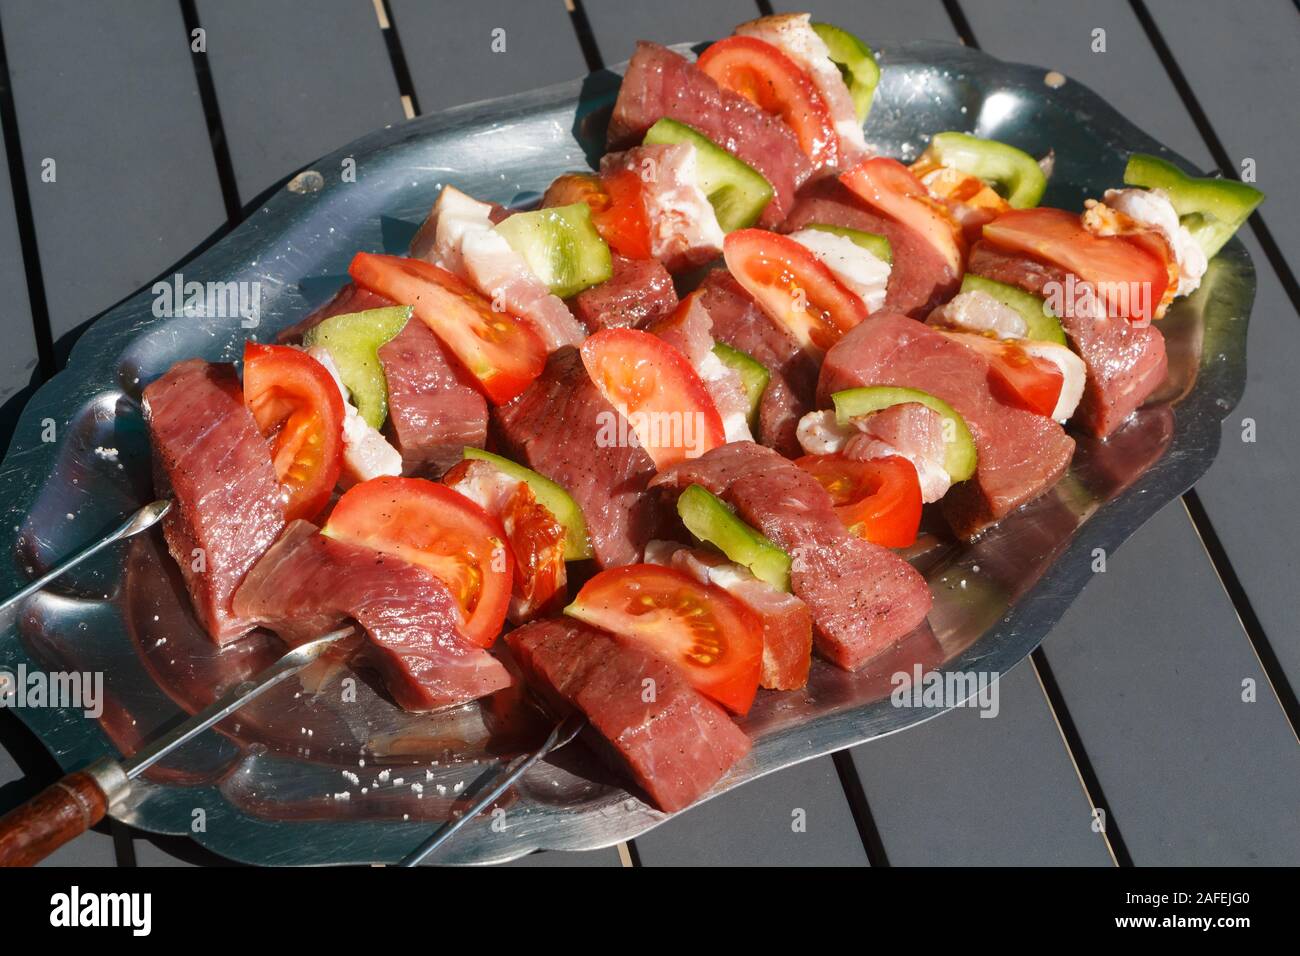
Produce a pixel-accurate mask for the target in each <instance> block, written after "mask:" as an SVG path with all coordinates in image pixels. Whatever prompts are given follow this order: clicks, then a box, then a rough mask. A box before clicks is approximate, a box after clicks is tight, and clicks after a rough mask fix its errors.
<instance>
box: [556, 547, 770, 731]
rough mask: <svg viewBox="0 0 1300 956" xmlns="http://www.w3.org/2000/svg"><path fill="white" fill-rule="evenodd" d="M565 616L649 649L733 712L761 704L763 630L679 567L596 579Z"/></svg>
mask: <svg viewBox="0 0 1300 956" xmlns="http://www.w3.org/2000/svg"><path fill="white" fill-rule="evenodd" d="M564 613H566V614H569V615H572V616H573V617H576V618H578V620H580V621H585V622H587V623H588V624H594V625H595V626H596V627H601V628H604V629H605V630H607V631H610V632H612V633H614V634H617V635H618V636H619V637H622V638H626V639H628V640H631V641H635V642H636V643H638V644H643V645H645V646H646V647H648V648H650V650H652V651H654V652H655V653H656V654H658V655H659V656H661V657H663V658H664V659H665V660H668V661H671V662H672V663H674V664H676V665H677V666H678V667H680V668H681V670H682V673H683V674H684V675H685V677H686V678H687V679H688V680H689V681H690V682H691V685H692V686H693V687H694V688H695V689H696V690H698V691H699V692H700V693H701V694H705V695H707V696H709V697H712V698H713V699H714V700H716V701H717V702H718V703H719V704H721V705H722V706H723V707H726V708H727V709H728V710H730V711H732V712H733V713H737V714H744V713H747V712H748V711H749V708H750V705H751V704H753V702H754V695H755V693H757V691H758V678H759V672H760V670H761V669H762V663H763V624H762V622H761V621H760V620H759V618H758V616H757V615H756V614H755V613H754V612H753V611H751V610H750V609H749V608H747V607H745V605H743V604H741V603H740V602H739V601H737V600H736V599H735V598H733V597H732V596H731V595H730V594H728V593H727V592H726V591H724V590H722V588H720V587H717V586H715V585H712V584H701V583H700V582H699V581H697V580H696V579H695V578H693V577H691V576H690V575H688V574H685V573H683V572H681V571H678V570H676V569H674V568H665V567H661V566H659V565H657V564H630V565H626V566H624V567H621V568H612V569H610V570H608V571H602V572H601V573H600V574H598V575H596V576H595V577H594V578H592V579H591V580H590V581H588V582H587V583H586V584H585V585H583V587H582V590H581V591H579V592H578V596H577V597H576V598H575V599H574V601H573V603H572V604H570V605H569V606H568V607H567V608H565V609H564ZM632 690H634V691H635V690H637V689H636V688H633V689H632Z"/></svg>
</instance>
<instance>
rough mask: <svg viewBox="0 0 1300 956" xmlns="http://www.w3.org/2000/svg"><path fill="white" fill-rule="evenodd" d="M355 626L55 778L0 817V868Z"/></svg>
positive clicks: (93, 815) (35, 850)
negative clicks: (117, 752)
mask: <svg viewBox="0 0 1300 956" xmlns="http://www.w3.org/2000/svg"><path fill="white" fill-rule="evenodd" d="M164 510H165V509H164ZM154 520H157V519H154ZM355 630H356V629H355V628H353V627H342V628H339V629H338V630H336V631H330V632H329V633H328V634H323V635H321V636H320V637H317V638H314V639H313V640H310V641H307V642H305V643H303V644H299V645H298V646H297V647H295V648H294V649H293V650H291V651H289V652H288V653H287V654H285V655H284V656H283V657H281V658H280V659H279V660H278V661H276V662H275V663H274V664H272V665H271V666H270V667H267V668H266V669H265V670H263V671H262V672H261V673H259V674H257V675H256V676H255V677H253V678H251V679H249V680H246V681H244V682H243V683H241V684H239V685H237V686H236V687H234V688H232V689H231V690H229V691H227V692H226V693H224V694H222V695H221V696H220V697H218V698H217V699H216V700H214V701H213V702H212V703H211V704H209V705H208V706H207V707H204V708H203V709H202V710H200V711H199V712H198V713H197V714H195V715H194V716H193V717H190V718H189V719H188V720H186V721H184V722H183V723H181V724H179V725H177V726H176V727H174V728H172V730H171V731H169V732H168V733H166V734H163V736H161V737H159V738H158V739H157V740H155V741H154V742H153V743H151V744H149V745H148V746H146V747H144V748H143V749H142V750H139V751H137V752H136V753H135V755H134V756H132V757H131V758H129V759H127V760H123V761H117V760H114V759H112V758H111V757H101V758H100V759H99V760H96V761H95V762H94V763H92V764H91V765H90V766H88V767H86V768H85V769H84V770H78V771H77V772H76V773H70V774H68V775H67V776H66V777H64V778H62V779H61V780H57V781H55V782H54V783H53V784H51V785H50V786H49V787H47V788H46V789H44V790H42V791H41V792H40V793H38V794H37V795H36V796H35V797H33V798H32V799H31V800H29V801H27V803H25V804H23V805H22V806H19V807H16V808H15V809H13V810H11V811H10V812H9V813H8V814H6V815H5V816H4V817H0V866H30V865H31V864H33V863H36V862H37V861H39V860H41V859H43V858H44V857H46V856H48V855H49V854H50V853H52V852H54V851H55V850H57V849H58V848H59V847H61V846H62V845H63V844H65V843H67V842H68V841H69V840H71V839H73V838H74V837H77V836H80V835H81V834H82V833H85V832H86V830H88V829H90V828H91V827H92V826H94V825H95V824H96V823H98V822H99V821H100V820H102V819H103V818H104V815H105V814H106V813H108V812H109V811H110V810H111V809H112V808H113V807H114V806H116V805H117V804H119V803H120V802H121V801H122V800H124V799H126V797H127V795H128V794H129V793H130V792H131V781H132V780H134V779H135V778H136V777H138V776H140V774H142V773H144V772H145V771H146V770H148V769H149V768H150V767H152V766H153V765H154V764H156V763H157V762H158V761H159V760H162V759H163V758H164V757H166V756H167V755H168V754H169V753H171V752H172V751H173V750H176V749H177V748H178V747H181V746H184V745H185V744H186V743H188V742H189V741H191V740H193V739H194V738H195V737H197V736H198V735H199V734H201V733H203V731H205V730H207V729H208V728H210V727H212V726H213V725H214V724H217V723H220V722H221V721H222V720H224V719H225V718H227V717H229V716H230V715H231V714H233V713H234V712H235V711H237V710H239V708H241V707H243V706H244V705H245V704H247V703H249V702H250V701H252V700H255V699H256V698H258V697H260V696H261V695H262V694H264V693H266V692H267V691H268V690H270V689H271V688H272V687H274V686H276V685H277V684H279V683H280V682H282V681H284V680H287V679H288V678H290V677H292V676H293V675H294V674H296V673H298V672H299V671H300V670H302V669H303V668H304V667H306V666H307V665H308V664H310V663H312V662H313V661H315V660H316V659H317V658H319V657H320V656H321V655H322V654H324V653H325V652H326V651H327V650H329V649H330V648H331V647H332V646H333V645H334V644H335V643H336V642H338V641H339V640H341V639H343V638H345V637H347V636H349V635H350V634H353V633H354V632H355Z"/></svg>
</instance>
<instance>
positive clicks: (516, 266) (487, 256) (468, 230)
mask: <svg viewBox="0 0 1300 956" xmlns="http://www.w3.org/2000/svg"><path fill="white" fill-rule="evenodd" d="M492 209H493V207H492V205H491V204H490V203H485V202H479V201H478V200H477V199H474V198H473V197H471V196H467V195H465V193H463V192H461V191H460V190H459V189H457V188H456V187H454V186H445V187H443V190H442V192H441V193H440V194H439V196H438V201H437V202H436V203H434V206H433V213H432V216H431V218H432V219H433V221H434V224H435V225H434V244H433V248H432V250H431V251H430V253H431V254H428V255H427V257H428V258H429V259H430V261H432V262H433V263H434V265H438V266H441V267H442V268H444V269H446V270H447V271H449V272H452V273H455V274H456V275H458V276H460V277H461V278H463V279H465V280H467V281H468V282H469V283H470V284H471V285H473V286H474V288H476V289H477V290H478V291H479V292H480V293H482V294H483V295H484V296H486V297H487V298H489V299H491V300H492V302H493V307H494V308H496V307H498V305H499V306H503V307H504V308H505V309H506V310H508V311H510V312H511V313H513V314H515V315H518V316H520V317H521V318H523V319H524V320H526V321H527V322H528V323H529V324H530V325H531V326H532V328H533V330H534V331H536V332H537V334H538V335H539V336H541V338H542V341H543V342H544V343H545V344H546V349H547V351H554V350H555V349H557V348H559V347H560V346H562V345H581V344H582V340H583V338H584V337H585V335H586V330H585V329H583V327H582V325H581V324H580V323H579V322H578V320H577V319H575V318H574V317H573V313H572V312H570V311H569V307H568V306H567V305H565V304H564V301H563V300H562V299H560V298H559V297H558V296H555V295H552V294H551V291H550V289H548V288H547V286H546V283H544V282H543V281H542V280H541V279H539V278H538V277H537V275H536V274H535V273H534V272H533V270H532V269H531V268H529V266H528V262H527V260H526V259H524V257H523V256H521V255H520V254H519V253H517V252H515V250H514V248H513V247H511V245H510V243H508V242H507V241H506V239H505V236H503V235H501V233H499V232H497V231H496V229H495V224H494V223H493V222H492Z"/></svg>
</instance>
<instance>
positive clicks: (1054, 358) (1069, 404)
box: [1020, 339, 1088, 424]
mask: <svg viewBox="0 0 1300 956" xmlns="http://www.w3.org/2000/svg"><path fill="white" fill-rule="evenodd" d="M1020 347H1021V348H1023V349H1024V350H1025V351H1026V352H1028V353H1029V354H1030V355H1032V356H1034V357H1035V358H1041V359H1046V360H1047V361H1049V362H1051V363H1052V364H1053V365H1055V366H1056V367H1057V368H1058V369H1060V370H1061V377H1062V379H1063V381H1062V382H1061V394H1060V397H1059V398H1057V400H1056V408H1054V409H1053V410H1052V418H1054V419H1056V420H1057V421H1058V422H1060V423H1061V424H1065V423H1066V422H1067V421H1069V420H1070V416H1071V415H1073V414H1074V410H1075V409H1076V408H1078V407H1079V399H1081V398H1083V386H1084V384H1085V383H1086V382H1087V380H1088V369H1087V366H1085V365H1084V364H1083V359H1081V358H1079V356H1077V355H1075V354H1074V353H1073V352H1072V351H1070V350H1069V349H1068V348H1066V347H1065V346H1064V345H1057V344H1056V343H1055V342H1035V341H1033V340H1031V339H1025V340H1024V341H1022V342H1021V343H1020Z"/></svg>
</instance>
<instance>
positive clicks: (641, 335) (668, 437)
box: [582, 329, 727, 468]
mask: <svg viewBox="0 0 1300 956" xmlns="http://www.w3.org/2000/svg"><path fill="white" fill-rule="evenodd" d="M582 364H583V365H585V366H586V368H587V374H588V375H590V376H591V380H592V381H593V382H595V383H596V387H597V388H599V389H600V392H601V394H602V395H604V396H605V400H606V401H607V402H609V403H610V404H611V405H613V406H614V408H616V409H617V410H618V411H619V413H620V414H621V415H622V416H623V418H624V419H626V420H627V423H628V426H629V427H630V428H631V429H632V432H633V434H634V435H635V438H636V441H637V443H638V444H640V446H641V447H642V448H644V449H645V450H646V454H648V455H649V456H650V458H651V459H652V460H653V461H654V463H655V467H656V468H666V467H668V466H669V465H671V464H673V463H675V462H679V461H681V460H683V459H685V458H698V457H699V456H700V455H703V454H704V453H705V452H706V451H709V450H711V449H713V448H717V447H718V446H719V445H723V444H726V441H727V438H726V434H725V432H724V431H723V428H722V418H721V416H719V415H718V409H717V406H715V405H714V404H713V399H712V398H711V397H710V395H709V391H708V389H707V388H705V387H704V382H702V381H701V380H700V376H699V375H698V374H697V373H696V371H695V369H693V368H692V367H691V363H690V362H688V361H686V357H685V356H684V355H682V353H681V352H679V351H677V350H676V349H675V348H673V347H672V346H671V345H669V344H668V343H667V342H665V341H664V340H663V339H661V338H659V337H658V336H655V335H651V334H650V333H649V332H641V331H639V330H637V329H602V330H601V331H599V332H597V333H596V334H595V335H592V336H589V337H588V338H587V340H586V341H585V342H583V343H582ZM609 426H610V428H609V429H602V435H603V434H605V433H606V431H610V432H612V434H610V435H609V440H610V441H611V442H612V443H614V444H618V443H619V442H620V439H619V435H618V423H616V422H611V423H609Z"/></svg>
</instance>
